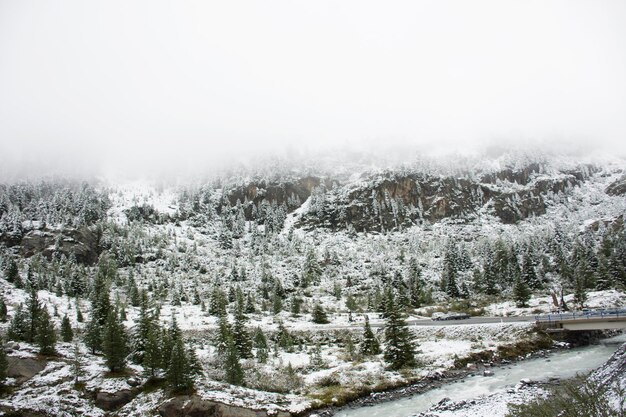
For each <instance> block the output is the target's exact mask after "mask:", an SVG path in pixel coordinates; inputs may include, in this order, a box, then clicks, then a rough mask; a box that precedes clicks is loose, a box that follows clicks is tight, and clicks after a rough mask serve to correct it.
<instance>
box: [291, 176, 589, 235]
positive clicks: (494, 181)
mask: <svg viewBox="0 0 626 417" xmlns="http://www.w3.org/2000/svg"><path fill="white" fill-rule="evenodd" d="M592 172H594V170H593V169H591V168H589V167H584V169H583V168H581V171H580V172H578V171H572V172H567V173H564V172H561V173H555V174H554V175H552V176H550V175H547V174H545V173H544V169H543V167H542V166H541V165H540V164H531V165H529V166H528V167H527V168H525V169H522V170H519V171H514V170H511V169H507V170H503V171H501V172H498V173H494V174H489V175H486V176H483V177H481V178H480V179H478V180H477V179H473V178H472V177H467V178H455V177H438V176H433V175H427V174H402V175H400V174H397V173H387V174H385V175H383V176H381V177H378V178H372V179H371V180H369V181H363V182H361V183H358V184H356V185H355V184H352V185H347V186H343V187H336V188H333V189H330V190H322V192H320V193H314V194H313V196H312V197H311V206H310V209H309V212H308V213H307V215H306V216H305V217H304V218H303V219H302V225H303V226H305V227H326V228H329V229H332V230H337V229H343V228H349V227H352V228H354V229H355V230H356V231H385V230H397V229H401V228H403V227H408V226H411V225H414V224H418V223H421V222H423V221H427V222H431V223H434V222H438V221H441V220H443V219H455V220H456V221H462V222H466V221H471V220H472V219H473V218H476V217H477V216H480V215H482V214H483V213H484V214H492V215H495V216H496V217H498V218H499V219H500V221H501V222H502V223H517V222H519V221H521V220H524V219H527V218H529V217H533V216H541V215H543V214H545V213H546V210H547V201H548V200H549V198H551V197H552V196H553V195H555V194H560V193H565V192H567V190H568V189H570V188H571V187H574V186H578V185H580V184H581V182H582V181H583V180H584V179H586V178H588V177H589V175H590V173H592Z"/></svg>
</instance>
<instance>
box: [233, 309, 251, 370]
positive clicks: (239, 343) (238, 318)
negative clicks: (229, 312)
mask: <svg viewBox="0 0 626 417" xmlns="http://www.w3.org/2000/svg"><path fill="white" fill-rule="evenodd" d="M246 322H247V319H246V316H245V314H244V313H243V305H241V306H240V308H239V309H238V310H237V312H236V314H235V324H234V326H233V341H234V343H235V346H236V347H237V351H238V352H239V357H240V358H242V359H247V358H251V357H252V340H251V339H250V334H249V333H248V331H247V330H246Z"/></svg>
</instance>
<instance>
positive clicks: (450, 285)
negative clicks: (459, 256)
mask: <svg viewBox="0 0 626 417" xmlns="http://www.w3.org/2000/svg"><path fill="white" fill-rule="evenodd" d="M441 279H442V282H443V285H444V286H445V292H446V294H448V296H449V297H451V298H458V297H459V296H460V295H461V293H460V292H459V286H458V285H457V282H456V281H457V271H456V269H453V268H451V267H446V268H445V269H444V271H443V275H442V278H441Z"/></svg>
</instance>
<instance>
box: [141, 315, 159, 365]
mask: <svg viewBox="0 0 626 417" xmlns="http://www.w3.org/2000/svg"><path fill="white" fill-rule="evenodd" d="M160 336H161V329H160V328H159V327H158V326H156V325H153V326H149V327H148V329H147V331H146V335H145V340H144V342H143V343H144V345H143V355H142V357H141V363H142V364H143V366H144V369H145V371H146V373H147V374H148V375H149V376H154V375H155V374H156V371H157V369H159V368H162V367H163V352H162V351H161V346H162V340H161V337H160Z"/></svg>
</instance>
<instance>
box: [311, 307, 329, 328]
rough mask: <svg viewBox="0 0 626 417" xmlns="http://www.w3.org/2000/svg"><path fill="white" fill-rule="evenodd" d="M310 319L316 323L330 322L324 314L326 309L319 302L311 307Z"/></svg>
mask: <svg viewBox="0 0 626 417" xmlns="http://www.w3.org/2000/svg"><path fill="white" fill-rule="evenodd" d="M312 320H313V323H317V324H327V323H330V321H329V320H328V316H327V315H326V311H324V307H322V305H321V304H320V303H317V304H315V306H314V307H313V313H312Z"/></svg>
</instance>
